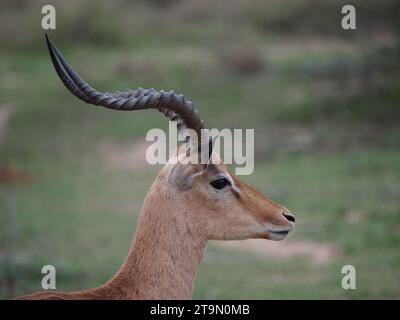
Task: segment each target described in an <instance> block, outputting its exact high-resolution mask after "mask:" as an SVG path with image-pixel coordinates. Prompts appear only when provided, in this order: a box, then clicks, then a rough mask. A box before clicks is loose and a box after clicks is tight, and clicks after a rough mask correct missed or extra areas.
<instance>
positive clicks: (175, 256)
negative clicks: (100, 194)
mask: <svg viewBox="0 0 400 320" xmlns="http://www.w3.org/2000/svg"><path fill="white" fill-rule="evenodd" d="M158 179H163V177H159V178H158ZM163 186H165V184H164V183H157V181H156V182H155V183H154V184H153V186H152V187H151V189H150V191H149V193H148V195H147V196H146V199H145V202H144V205H143V209H142V212H141V214H140V218H139V223H138V227H137V231H136V235H135V238H134V240H133V244H132V247H131V249H130V251H129V254H128V256H127V258H126V260H125V262H124V264H123V266H122V267H121V269H120V270H119V272H118V273H117V274H116V276H115V277H114V278H113V279H111V280H110V281H109V282H108V283H107V284H106V285H105V286H106V287H108V288H107V289H110V288H113V289H114V290H112V291H113V292H114V294H117V295H121V298H127V299H190V298H191V297H192V290H193V284H194V280H195V276H196V273H197V269H198V265H199V263H200V261H201V260H202V257H203V253H204V250H205V247H206V242H207V241H206V240H205V239H201V238H199V237H196V236H194V235H192V234H191V233H190V230H189V229H188V225H187V221H186V217H185V214H186V212H185V209H184V208H182V207H180V205H179V204H177V203H175V202H174V197H173V196H172V194H171V193H170V192H171V191H169V190H165V188H163Z"/></svg>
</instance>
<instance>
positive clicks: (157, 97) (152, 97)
mask: <svg viewBox="0 0 400 320" xmlns="http://www.w3.org/2000/svg"><path fill="white" fill-rule="evenodd" d="M46 42H47V47H48V49H49V53H50V57H51V60H52V62H53V65H54V68H55V70H56V72H57V75H58V77H59V78H60V79H61V81H62V82H63V83H64V85H65V86H66V87H67V89H68V90H69V91H70V92H71V93H72V94H73V95H74V96H76V97H77V98H79V99H80V100H83V101H85V102H86V103H89V104H94V105H97V106H103V107H106V108H109V109H114V110H123V111H130V110H140V109H157V110H159V111H160V112H163V113H164V114H165V115H166V116H167V117H168V118H169V119H170V120H174V121H177V123H178V129H184V128H189V129H193V130H195V131H196V133H197V137H198V141H199V144H200V139H201V129H203V128H204V125H203V120H201V118H200V115H199V112H198V111H197V110H196V109H195V108H194V106H193V103H192V102H191V101H189V100H186V99H185V98H184V96H183V95H181V94H176V93H174V92H173V91H170V92H165V91H163V90H161V91H159V92H158V91H156V90H154V89H143V88H140V87H139V88H138V89H136V90H127V91H124V92H115V93H101V92H98V91H97V90H96V89H94V88H92V87H91V86H90V85H89V84H88V83H86V82H85V81H84V80H83V79H82V78H81V77H80V76H79V75H78V74H77V73H76V72H75V71H74V70H73V69H72V68H71V67H70V66H69V64H68V62H67V61H66V60H65V58H64V57H63V55H62V54H61V52H60V51H59V50H58V49H57V48H56V46H55V45H54V44H53V43H52V41H51V40H50V39H49V38H48V36H47V34H46ZM63 68H64V69H63Z"/></svg>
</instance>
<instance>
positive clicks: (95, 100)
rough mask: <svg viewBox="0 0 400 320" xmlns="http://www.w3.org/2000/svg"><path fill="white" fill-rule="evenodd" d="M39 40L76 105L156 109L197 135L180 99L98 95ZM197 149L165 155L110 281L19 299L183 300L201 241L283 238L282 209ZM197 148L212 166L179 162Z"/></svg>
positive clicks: (288, 217)
mask: <svg viewBox="0 0 400 320" xmlns="http://www.w3.org/2000/svg"><path fill="white" fill-rule="evenodd" d="M46 40H47V45H48V49H49V52H50V56H51V59H52V62H53V65H54V68H55V70H56V72H57V74H58V76H59V78H60V79H61V81H62V82H63V83H64V85H65V86H66V87H67V88H68V90H69V91H70V92H71V93H72V94H74V95H75V96H76V97H78V98H79V99H81V100H83V101H85V102H87V103H90V104H94V105H98V106H103V107H106V108H109V109H115V110H139V109H157V110H159V111H161V112H163V113H164V114H165V115H166V116H167V117H168V118H169V119H170V120H175V121H177V122H178V126H179V128H180V129H183V128H190V129H193V130H194V131H195V132H196V133H197V134H198V137H201V129H203V127H204V126H203V121H202V120H201V119H200V116H199V113H198V111H197V110H196V109H195V108H194V106H193V104H192V102H190V101H188V100H186V99H185V98H184V97H183V96H182V95H177V94H175V93H174V92H164V91H160V92H158V91H156V90H154V89H149V90H145V89H142V88H139V89H137V90H127V91H125V92H116V93H100V92H98V91H96V90H95V89H93V88H92V87H91V86H90V85H89V84H87V83H86V82H85V81H84V80H82V79H81V78H80V77H79V75H78V74H77V73H76V72H75V71H74V70H73V69H72V68H71V67H70V66H69V65H68V63H67V61H66V60H65V59H64V57H63V56H62V54H61V53H60V52H59V50H58V49H57V48H56V47H55V46H54V44H53V43H52V42H51V41H50V40H49V39H48V38H47V36H46ZM200 140H201V138H200ZM210 141H212V140H210ZM201 146H202V144H201V143H199V144H198V146H197V147H193V146H191V147H188V146H187V144H183V145H182V146H181V147H180V148H178V152H177V153H176V155H174V156H173V157H178V160H179V161H169V162H168V163H167V164H166V165H165V166H164V167H163V169H162V170H161V171H160V173H159V174H158V176H157V178H156V180H155V181H154V182H153V184H152V186H151V188H150V190H149V192H148V194H147V196H146V198H145V200H144V204H143V208H142V211H141V213H140V217H139V222H138V226H137V230H136V234H135V237H134V240H133V243H132V246H131V249H130V251H129V253H128V256H127V257H126V259H125V262H124V263H123V265H122V267H121V268H120V270H119V271H118V272H117V273H116V275H115V276H114V277H113V278H112V279H110V280H109V281H108V282H106V283H105V284H104V285H102V286H100V287H98V288H94V289H90V290H86V291H80V292H70V293H64V292H56V291H52V292H50V291H46V292H38V293H34V294H31V295H27V296H22V297H20V299H190V298H191V296H192V290H193V284H194V280H195V276H196V272H197V269H198V266H199V263H200V262H201V260H202V257H203V254H204V251H205V248H206V244H207V241H208V240H242V239H250V238H264V239H270V240H282V239H284V238H285V237H286V235H287V234H288V233H289V232H290V231H291V230H292V229H293V227H294V222H295V218H294V217H293V215H292V214H291V213H290V212H289V210H287V209H286V208H284V207H282V206H280V205H278V204H276V203H274V202H272V201H271V200H270V199H268V198H267V197H265V196H264V195H263V194H261V193H260V192H258V191H257V190H255V189H254V188H252V187H250V186H249V185H247V184H246V183H244V182H242V181H240V180H239V179H238V178H237V177H236V176H235V175H234V174H232V173H231V172H230V171H229V170H228V168H227V167H226V165H225V164H224V163H223V162H222V161H219V160H221V159H220V158H219V156H218V155H217V154H216V153H215V152H210V151H209V150H212V149H208V148H202V147H201ZM204 150H207V156H208V157H209V159H210V160H212V161H210V163H208V164H190V163H187V162H185V161H181V160H184V159H185V157H187V156H188V154H189V153H191V152H195V153H197V154H198V155H199V156H200V155H203V154H202V153H203V152H205V151H204ZM174 160H177V159H176V158H174ZM218 162H219V164H215V163H218Z"/></svg>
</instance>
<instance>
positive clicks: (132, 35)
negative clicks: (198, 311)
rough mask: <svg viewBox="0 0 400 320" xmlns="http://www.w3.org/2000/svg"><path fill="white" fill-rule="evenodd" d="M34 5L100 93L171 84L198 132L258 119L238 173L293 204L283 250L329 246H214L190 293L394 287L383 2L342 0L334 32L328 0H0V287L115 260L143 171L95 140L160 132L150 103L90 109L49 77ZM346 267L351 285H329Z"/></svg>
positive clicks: (308, 294)
mask: <svg viewBox="0 0 400 320" xmlns="http://www.w3.org/2000/svg"><path fill="white" fill-rule="evenodd" d="M49 3H51V4H54V5H55V6H56V9H57V30H55V31H51V32H50V36H51V37H52V39H54V41H55V43H56V44H57V46H58V47H59V48H60V49H61V50H62V51H63V53H64V54H65V56H66V57H67V59H68V60H69V62H70V63H71V65H72V66H74V68H75V69H76V70H77V71H78V72H79V73H80V74H81V75H82V76H83V77H84V78H86V79H87V80H88V81H89V82H90V83H91V84H93V86H95V87H97V88H98V89H99V90H103V91H113V90H116V89H124V88H126V87H130V88H134V87H137V86H139V85H140V86H142V87H155V88H163V89H166V90H168V89H174V90H176V91H181V92H183V93H184V94H185V96H188V97H190V99H192V100H193V101H195V103H196V105H198V106H199V108H200V110H201V113H202V116H203V118H204V119H205V121H206V124H207V125H208V126H209V127H216V128H224V127H231V128H255V129H256V147H257V150H256V168H255V173H254V174H253V175H252V176H249V177H243V179H244V180H246V181H247V182H249V183H251V184H253V185H255V186H257V187H258V188H259V189H260V190H261V191H263V192H265V193H266V194H267V195H269V196H270V197H271V198H273V199H274V200H276V201H277V202H279V203H282V204H284V205H285V206H287V207H288V208H290V209H291V210H292V211H293V212H294V213H295V214H296V218H297V220H298V225H297V229H296V231H295V233H294V234H293V235H291V236H290V239H289V241H288V245H290V243H296V242H299V241H305V240H307V241H314V242H316V243H327V244H330V245H333V246H335V247H336V248H337V249H338V251H339V254H338V255H337V256H335V257H334V258H333V259H332V260H330V261H329V262H327V263H325V264H322V265H320V264H315V263H313V262H311V261H310V260H309V259H307V258H306V257H304V258H301V259H298V258H297V257H293V258H284V259H283V258H276V257H273V256H272V257H271V258H269V259H265V258H261V257H257V256H254V255H252V254H251V253H247V252H238V253H233V252H232V251H229V250H226V249H224V248H221V247H220V246H217V245H215V244H213V243H212V244H211V245H210V246H209V249H208V251H207V255H206V257H205V260H204V262H203V263H202V265H201V267H200V271H199V276H198V279H197V282H196V288H195V293H194V297H195V298H217V299H219V298H260V299H265V298H273V299H279V298H399V296H400V288H399V283H400V273H399V271H398V270H399V267H400V254H399V252H400V251H399V245H400V225H399V222H400V218H399V216H400V215H399V214H400V203H399V198H400V170H399V169H400V166H399V163H400V150H399V146H400V143H399V142H400V125H399V124H400V107H399V105H400V81H399V80H400V63H399V62H400V35H399V30H400V28H399V22H400V10H399V9H400V5H399V1H395V0H381V1H372V0H357V1H352V4H354V5H355V6H356V9H357V30H355V31H344V30H342V29H341V27H340V21H341V17H342V15H341V13H340V8H341V7H342V5H344V4H347V2H346V1H341V0H340V1H329V0H296V1H295V0H280V1H278V0H268V1H265V0H249V1H239V0H229V1H228V0H225V1H211V0H185V1H183V0H151V1H148V0H147V1H145V0H139V1H127V0H116V1H112V2H111V1H77V0H70V1H61V0H59V1H49V0H47V1H36V0H34V1H32V0H29V1H28V0H19V1H11V0H7V1H5V0H0V7H1V11H0V29H1V30H2V32H0V61H1V64H0V111H1V110H2V111H3V113H1V112H0V115H1V114H3V118H4V117H5V116H4V115H5V114H6V113H7V114H8V117H9V120H8V121H7V123H6V125H4V126H3V127H4V128H1V121H0V180H1V181H0V297H2V298H10V297H13V296H15V295H18V294H23V293H27V292H30V291H34V290H40V279H41V274H40V270H41V267H42V266H43V265H44V264H53V265H55V266H56V267H57V271H58V273H57V289H59V290H79V289H84V288H88V287H91V286H96V285H99V284H100V283H101V282H103V281H105V280H107V279H108V278H109V277H110V276H111V275H112V274H113V273H114V272H115V271H116V270H117V269H118V268H119V266H120V264H121V263H122V261H123V258H124V256H125V255H126V253H127V251H128V248H129V245H130V242H131V239H132V237H133V234H134V230H135V225H136V220H137V214H138V213H139V211H140V207H141V204H142V201H143V199H144V196H145V194H146V192H147V190H148V187H149V186H150V184H151V182H152V180H153V179H154V177H155V175H156V173H157V168H154V167H150V166H147V167H146V168H134V167H133V168H124V167H120V166H116V165H115V164H113V163H110V161H108V160H107V156H105V155H104V153H103V152H102V151H101V150H102V148H101V146H103V145H104V144H111V145H115V146H117V147H118V148H117V150H124V149H129V148H131V147H132V143H133V142H135V141H143V140H144V135H145V133H146V132H147V130H148V129H149V128H153V127H161V128H167V122H166V120H165V119H163V118H162V117H160V115H159V114H158V113H156V112H142V113H137V114H136V113H135V114H131V116H130V117H128V116H126V114H125V113H118V112H110V111H109V110H103V109H100V108H89V107H87V106H85V105H83V104H82V103H81V102H79V101H78V100H76V99H75V98H73V97H72V96H71V95H70V94H69V93H68V92H67V91H66V90H65V89H64V88H63V87H62V85H61V83H60V81H59V80H58V79H57V78H56V75H55V72H54V70H53V68H52V66H51V63H50V60H49V57H48V53H47V52H46V48H45V44H44V35H43V34H44V31H43V30H41V28H40V20H41V18H42V15H41V7H42V5H44V4H49ZM0 120H1V119H0ZM3 122H4V123H5V121H3ZM10 172H11V173H10ZM13 172H14V173H13ZM16 173H17V176H18V177H19V178H18V179H16V181H15V182H9V181H8V180H7V179H5V178H4V177H6V176H7V174H8V175H10V174H11V175H13V174H14V175H15V174H16ZM2 177H3V180H2ZM354 216H356V218H354ZM344 264H353V265H354V266H355V267H356V269H357V272H358V273H357V276H358V277H357V290H354V291H351V290H349V291H344V290H342V289H341V287H340V281H341V276H342V275H341V274H340V270H341V266H342V265H344ZM227 269H229V272H226V270H227Z"/></svg>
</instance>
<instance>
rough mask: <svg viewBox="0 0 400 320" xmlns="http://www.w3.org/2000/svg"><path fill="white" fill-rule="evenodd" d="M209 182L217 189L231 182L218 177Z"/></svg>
mask: <svg viewBox="0 0 400 320" xmlns="http://www.w3.org/2000/svg"><path fill="white" fill-rule="evenodd" d="M210 184H211V186H212V187H213V188H215V189H218V190H220V189H223V188H225V187H227V186H230V185H231V183H230V182H229V181H228V179H226V178H219V179H217V180H214V181H211V182H210Z"/></svg>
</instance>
